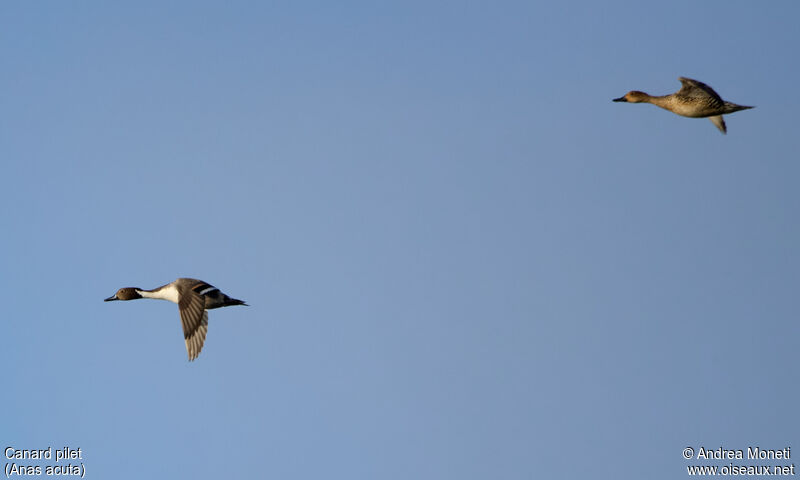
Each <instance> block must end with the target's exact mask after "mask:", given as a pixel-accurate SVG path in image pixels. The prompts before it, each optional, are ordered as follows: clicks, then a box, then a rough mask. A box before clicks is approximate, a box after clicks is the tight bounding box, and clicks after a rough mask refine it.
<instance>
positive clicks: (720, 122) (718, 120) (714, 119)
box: [708, 115, 728, 133]
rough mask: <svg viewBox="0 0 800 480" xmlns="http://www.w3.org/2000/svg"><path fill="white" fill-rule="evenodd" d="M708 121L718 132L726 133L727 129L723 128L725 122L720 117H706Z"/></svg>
mask: <svg viewBox="0 0 800 480" xmlns="http://www.w3.org/2000/svg"><path fill="white" fill-rule="evenodd" d="M708 119H709V120H711V123H713V124H714V125H716V126H717V128H719V131H720V132H722V133H728V128H727V127H726V126H725V120H724V119H723V118H722V115H715V116H713V117H708Z"/></svg>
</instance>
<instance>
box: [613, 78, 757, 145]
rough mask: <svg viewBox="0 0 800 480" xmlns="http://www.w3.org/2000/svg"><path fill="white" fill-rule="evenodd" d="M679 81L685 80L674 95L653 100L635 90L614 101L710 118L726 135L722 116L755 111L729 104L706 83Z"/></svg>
mask: <svg viewBox="0 0 800 480" xmlns="http://www.w3.org/2000/svg"><path fill="white" fill-rule="evenodd" d="M678 80H680V81H681V85H682V86H681V89H680V90H678V91H677V92H675V93H673V94H671V95H662V96H660V97H653V96H650V95H648V94H646V93H644V92H639V91H637V90H633V91H631V92H628V93H626V94H625V96H622V97H619V98H615V99H614V101H615V102H630V103H642V102H646V103H652V104H653V105H656V106H658V107H661V108H663V109H665V110H669V111H670V112H672V113H677V114H678V115H682V116H684V117H691V118H704V117H708V119H709V120H711V123H713V124H714V125H716V126H717V128H719V130H720V131H721V132H722V133H727V131H728V129H727V128H726V127H725V120H723V119H722V115H724V114H728V113H733V112H738V111H739V110H745V109H748V108H754V107H746V106H744V105H736V104H735V103H731V102H726V101H725V100H723V99H722V98H720V96H719V95H718V94H717V92H715V91H714V89H713V88H711V87H709V86H708V85H706V84H705V83H703V82H698V81H697V80H692V79H691V78H685V77H678Z"/></svg>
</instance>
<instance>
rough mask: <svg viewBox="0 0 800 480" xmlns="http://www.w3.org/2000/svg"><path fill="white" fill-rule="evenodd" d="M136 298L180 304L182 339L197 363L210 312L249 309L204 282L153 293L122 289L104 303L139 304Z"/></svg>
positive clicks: (176, 283) (172, 285) (178, 284)
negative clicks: (240, 306) (230, 307)
mask: <svg viewBox="0 0 800 480" xmlns="http://www.w3.org/2000/svg"><path fill="white" fill-rule="evenodd" d="M137 298H158V299H161V300H169V301H170V302H173V303H177V304H178V310H179V311H180V314H181V324H183V337H184V338H185V339H186V352H187V353H188V354H189V360H190V361H191V360H194V359H195V358H197V356H198V355H200V350H202V349H203V342H204V341H205V340H206V333H207V332H208V312H207V310H210V309H212V308H219V307H229V306H231V305H247V304H246V303H244V302H243V301H241V300H236V299H235V298H231V297H229V296H227V295H225V294H224V293H222V292H220V291H219V289H218V288H216V287H214V286H213V285H209V284H208V283H206V282H204V281H202V280H195V279H194V278H179V279H177V280H175V281H174V282H172V283H168V284H166V285H162V286H160V287H158V288H154V289H152V290H142V289H140V288H134V287H126V288H120V289H119V290H118V291H117V293H116V294H114V295H113V296H111V297H108V298H106V299H105V301H106V302H110V301H112V300H136V299H137Z"/></svg>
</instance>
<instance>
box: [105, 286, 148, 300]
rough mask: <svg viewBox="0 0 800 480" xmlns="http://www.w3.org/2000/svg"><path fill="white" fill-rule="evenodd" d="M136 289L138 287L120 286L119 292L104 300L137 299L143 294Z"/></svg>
mask: <svg viewBox="0 0 800 480" xmlns="http://www.w3.org/2000/svg"><path fill="white" fill-rule="evenodd" d="M136 290H137V289H136V288H134V287H125V288H120V289H119V290H117V293H115V294H114V295H113V296H110V297H108V298H106V299H105V300H103V301H104V302H110V301H112V300H136V299H137V298H142V296H141V295H139V292H137V291H136Z"/></svg>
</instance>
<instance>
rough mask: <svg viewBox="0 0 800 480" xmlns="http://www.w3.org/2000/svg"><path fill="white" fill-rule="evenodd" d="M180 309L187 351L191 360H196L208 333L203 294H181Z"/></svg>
mask: <svg viewBox="0 0 800 480" xmlns="http://www.w3.org/2000/svg"><path fill="white" fill-rule="evenodd" d="M178 309H179V311H180V314H181V325H182V326H183V338H184V339H185V340H186V353H188V354H189V360H190V361H191V360H194V359H195V358H197V356H198V355H200V350H202V349H203V342H205V340H206V333H208V312H207V311H206V308H205V299H204V298H203V296H202V295H198V294H197V293H194V292H191V293H189V292H187V293H186V294H184V295H182V296H181V300H180V303H178Z"/></svg>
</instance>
